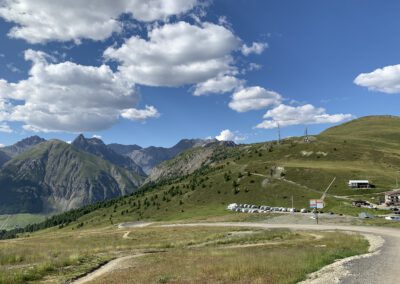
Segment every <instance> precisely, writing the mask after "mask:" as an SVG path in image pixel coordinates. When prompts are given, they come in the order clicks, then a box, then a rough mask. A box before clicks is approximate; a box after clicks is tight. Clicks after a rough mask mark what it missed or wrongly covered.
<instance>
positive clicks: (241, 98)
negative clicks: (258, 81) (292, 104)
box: [229, 86, 282, 112]
mask: <svg viewBox="0 0 400 284" xmlns="http://www.w3.org/2000/svg"><path fill="white" fill-rule="evenodd" d="M281 100H282V96H281V95H279V94H278V93H276V92H274V91H269V90H266V89H264V88H262V87H259V86H255V87H248V88H244V89H241V90H239V91H237V92H235V93H234V94H233V96H232V100H231V101H230V103H229V107H230V108H231V109H233V110H235V111H237V112H246V111H250V110H259V109H264V108H266V107H269V106H274V105H277V104H279V103H280V102H281Z"/></svg>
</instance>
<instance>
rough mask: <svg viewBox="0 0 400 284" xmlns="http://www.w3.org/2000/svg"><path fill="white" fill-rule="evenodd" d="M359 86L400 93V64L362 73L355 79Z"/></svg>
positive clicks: (388, 92)
mask: <svg viewBox="0 0 400 284" xmlns="http://www.w3.org/2000/svg"><path fill="white" fill-rule="evenodd" d="M354 83H355V84H356V85H358V86H362V87H367V88H368V89H369V90H372V91H379V92H383V93H387V94H399V93H400V64H399V65H392V66H386V67H383V68H378V69H376V70H375V71H372V72H371V73H362V74H360V75H358V76H357V77H356V78H355V79H354Z"/></svg>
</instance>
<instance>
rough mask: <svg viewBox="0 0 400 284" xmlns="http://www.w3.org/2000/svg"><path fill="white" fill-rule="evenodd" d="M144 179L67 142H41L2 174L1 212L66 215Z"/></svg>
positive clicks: (133, 188)
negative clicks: (70, 210) (60, 213)
mask: <svg viewBox="0 0 400 284" xmlns="http://www.w3.org/2000/svg"><path fill="white" fill-rule="evenodd" d="M142 179H143V178H142V177H140V176H138V175H136V174H134V173H132V172H130V171H128V170H126V169H123V168H121V167H118V166H115V165H112V164H111V163H109V162H107V161H105V160H103V159H101V158H98V157H96V156H94V155H91V154H88V153H85V152H82V151H79V150H78V149H76V148H75V147H74V146H72V145H69V144H67V143H65V142H61V141H56V140H52V141H48V142H43V143H40V144H39V145H37V146H35V147H33V148H32V149H30V150H28V151H26V152H24V153H22V154H20V155H18V156H17V157H15V158H14V159H12V160H11V161H9V162H8V163H6V164H5V165H4V167H3V169H2V170H1V171H0V214H8V213H22V212H29V213H43V212H54V211H56V212H60V211H65V210H69V209H72V208H77V207H81V206H83V205H85V204H90V203H93V202H96V201H101V200H105V199H109V198H112V197H118V196H122V195H124V194H127V193H129V192H132V191H134V190H135V188H137V187H138V186H139V184H140V183H141V181H142Z"/></svg>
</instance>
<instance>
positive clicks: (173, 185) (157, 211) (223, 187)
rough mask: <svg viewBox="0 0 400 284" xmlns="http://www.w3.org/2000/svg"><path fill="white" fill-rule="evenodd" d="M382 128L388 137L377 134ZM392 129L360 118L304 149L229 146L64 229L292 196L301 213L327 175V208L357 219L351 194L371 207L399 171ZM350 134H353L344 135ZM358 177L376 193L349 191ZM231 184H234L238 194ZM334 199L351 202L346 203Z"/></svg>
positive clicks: (212, 212)
mask: <svg viewBox="0 0 400 284" xmlns="http://www.w3.org/2000/svg"><path fill="white" fill-rule="evenodd" d="M371 121H372V122H374V124H373V125H375V127H379V128H378V129H379V132H380V134H379V135H378V138H379V141H378V142H376V140H374V139H372V140H371V141H367V140H365V137H364V136H365V135H366V134H365V133H368V131H369V132H371V128H370V125H371ZM385 125H386V126H387V131H388V133H390V135H389V134H386V135H385V132H384V131H383V130H382V128H383V127H384V126H385ZM353 129H354V130H353ZM364 129H367V130H368V131H367V130H364ZM396 131H397V132H398V133H399V137H400V119H397V118H390V117H374V118H363V119H360V120H357V121H354V122H350V123H348V124H345V125H344V126H341V127H336V128H333V129H331V130H328V131H326V132H324V133H322V134H321V135H320V136H317V137H316V138H315V140H313V142H312V143H309V144H305V143H303V142H302V139H301V138H292V139H288V140H285V141H284V142H283V143H282V144H281V145H276V144H272V143H259V144H253V145H247V146H239V147H235V148H228V149H225V150H224V151H223V152H221V153H218V154H217V155H216V157H215V159H216V161H215V162H214V163H213V164H211V165H210V167H208V168H207V167H205V168H203V169H202V170H201V171H198V172H196V173H194V174H191V175H189V176H186V177H183V178H181V179H179V180H174V181H169V182H166V183H161V184H159V185H156V186H155V187H154V188H152V189H151V190H149V191H147V192H145V193H143V194H142V195H138V196H137V195H135V196H129V197H125V198H123V199H121V200H119V201H118V202H116V204H115V205H113V206H112V207H105V208H101V209H99V210H96V211H94V212H92V213H90V214H87V215H85V216H83V217H81V218H80V219H79V220H78V221H76V222H74V223H72V224H71V225H70V226H76V225H77V224H83V225H86V226H90V227H96V226H102V225H107V224H111V223H117V222H122V221H132V220H143V219H152V220H164V221H167V220H178V219H188V218H191V219H193V218H197V219H204V218H208V217H210V216H218V215H225V214H227V212H226V210H225V207H226V205H227V204H229V203H232V202H240V203H252V204H260V205H261V204H266V205H271V206H287V207H289V206H291V197H292V196H293V198H294V206H295V207H297V208H303V207H307V206H308V202H309V199H310V198H319V197H321V195H322V192H323V191H324V189H325V188H326V186H327V185H328V184H329V183H330V181H331V180H332V179H333V177H336V178H337V180H336V182H335V184H334V185H333V187H332V188H331V190H330V192H329V193H330V195H329V196H328V197H327V199H326V205H327V207H326V209H325V210H328V211H330V210H331V211H334V212H337V213H346V214H357V213H358V212H360V211H365V209H357V208H352V207H351V204H350V203H351V196H354V199H357V198H363V197H364V196H365V198H367V199H370V200H372V201H373V200H375V201H376V200H377V199H379V198H382V197H383V193H382V192H384V191H387V190H390V189H392V188H394V186H395V179H396V175H398V171H399V169H400V145H399V146H397V148H395V144H392V143H386V142H382V141H386V140H385V139H383V138H382V137H387V136H389V137H394V136H395V134H394V133H395V132H396ZM349 133H356V134H357V135H356V134H352V136H349V135H348V134H349ZM343 137H346V139H344V138H343ZM360 137H361V138H360ZM378 138H377V139H378ZM388 140H390V139H388ZM360 141H361V142H360ZM390 141H391V140H390ZM399 141H400V139H399ZM376 143H378V144H379V146H376ZM398 152H399V153H398ZM305 153H306V154H305ZM276 166H280V167H284V168H285V176H284V179H280V178H278V176H277V173H276V172H274V169H275V167H276ZM248 172H250V173H251V174H250V176H249V175H248ZM271 172H272V176H271ZM256 174H259V175H264V176H267V177H264V176H259V175H256ZM227 177H228V178H227ZM364 178H367V179H369V180H371V181H372V182H373V183H374V184H375V185H376V188H374V189H369V190H365V189H362V190H354V189H349V188H348V187H347V181H348V180H349V179H364ZM289 181H291V182H289ZM234 182H236V183H237V185H238V186H237V187H236V189H235V188H234V185H233V183H234ZM293 182H294V183H293ZM335 196H350V199H349V200H345V199H339V198H336V197H335ZM139 204H140V205H139Z"/></svg>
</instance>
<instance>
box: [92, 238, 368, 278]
mask: <svg viewBox="0 0 400 284" xmlns="http://www.w3.org/2000/svg"><path fill="white" fill-rule="evenodd" d="M280 233H281V234H280ZM280 233H278V232H276V231H268V232H265V233H263V234H265V235H266V236H264V238H265V239H269V238H270V237H269V236H268V235H270V234H272V235H275V236H277V235H279V238H280V241H281V242H280V243H267V244H266V245H264V246H261V247H260V246H258V247H247V246H246V247H240V246H238V247H237V248H232V247H231V248H229V249H227V248H226V249H224V248H219V249H216V247H213V248H210V247H207V248H195V249H177V250H171V251H169V252H167V253H164V254H159V255H152V256H147V257H144V258H142V259H136V260H132V262H131V263H130V266H131V267H130V268H128V269H124V270H118V271H115V272H113V273H111V274H109V275H108V276H107V277H105V278H103V279H99V280H97V281H95V282H94V283H296V282H297V281H299V280H302V279H304V277H305V276H306V275H307V274H308V273H311V272H313V271H316V270H318V269H319V268H321V267H322V266H324V265H327V264H329V263H331V262H333V261H334V260H335V259H338V258H343V257H347V256H351V255H354V254H359V253H363V252H366V251H367V247H368V245H367V243H366V241H365V240H363V239H362V238H361V237H360V236H356V235H347V234H344V233H321V234H323V238H321V239H319V240H315V238H313V237H312V236H311V235H307V234H306V233H303V234H302V236H303V237H299V238H298V239H297V241H293V235H292V234H296V233H289V232H287V231H283V230H282V231H281V232H280ZM319 234H320V233H319ZM256 235H258V234H256ZM246 238H247V242H250V240H249V237H248V236H246ZM259 238H260V236H259V235H258V236H257V237H255V239H254V241H259ZM287 238H288V239H291V240H292V241H289V242H284V240H285V239H287ZM238 242H240V241H239V240H238Z"/></svg>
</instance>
